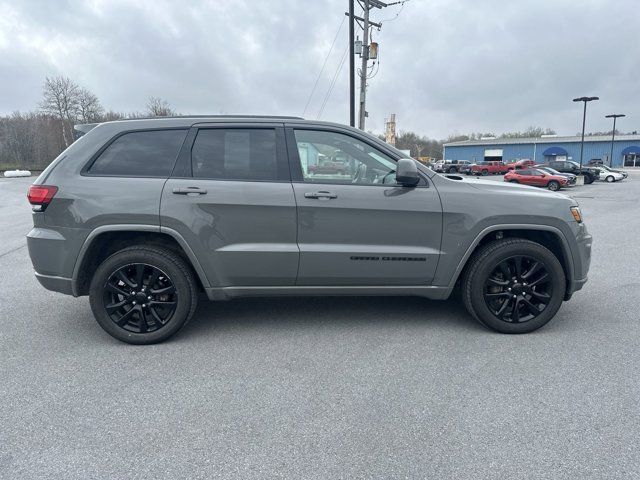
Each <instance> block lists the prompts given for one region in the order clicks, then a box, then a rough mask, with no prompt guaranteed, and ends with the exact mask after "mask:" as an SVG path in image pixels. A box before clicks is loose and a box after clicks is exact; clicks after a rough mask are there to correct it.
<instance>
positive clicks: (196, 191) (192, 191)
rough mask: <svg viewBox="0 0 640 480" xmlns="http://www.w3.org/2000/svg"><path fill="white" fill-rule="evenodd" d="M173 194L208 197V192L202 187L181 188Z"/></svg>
mask: <svg viewBox="0 0 640 480" xmlns="http://www.w3.org/2000/svg"><path fill="white" fill-rule="evenodd" d="M173 193H174V194H176V195H206V194H207V191H206V190H205V189H204V188H200V187H179V188H174V189H173Z"/></svg>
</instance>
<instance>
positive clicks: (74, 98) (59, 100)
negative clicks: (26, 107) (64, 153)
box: [40, 76, 80, 147]
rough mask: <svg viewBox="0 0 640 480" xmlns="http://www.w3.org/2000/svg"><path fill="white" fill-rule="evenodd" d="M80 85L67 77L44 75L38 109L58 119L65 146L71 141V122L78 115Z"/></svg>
mask: <svg viewBox="0 0 640 480" xmlns="http://www.w3.org/2000/svg"><path fill="white" fill-rule="evenodd" d="M79 102H80V87H79V86H78V85H77V84H76V83H75V82H74V81H72V80H71V79H69V78H67V77H62V76H60V77H52V78H49V77H46V78H45V81H44V87H43V90H42V102H41V103H40V110H41V111H42V112H43V113H48V114H49V115H53V116H55V117H57V118H59V119H60V122H61V124H62V138H63V139H64V144H65V147H68V146H69V145H70V144H71V143H72V142H73V131H72V128H73V122H74V121H75V119H76V118H77V117H78V108H79Z"/></svg>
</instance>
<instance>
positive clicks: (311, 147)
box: [295, 130, 451, 185]
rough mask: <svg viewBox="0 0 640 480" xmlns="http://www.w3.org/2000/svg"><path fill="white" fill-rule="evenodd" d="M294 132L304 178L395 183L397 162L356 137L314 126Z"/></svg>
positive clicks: (366, 182)
mask: <svg viewBox="0 0 640 480" xmlns="http://www.w3.org/2000/svg"><path fill="white" fill-rule="evenodd" d="M295 136H296V143H297V145H298V155H299V157H300V166H301V168H302V177H303V179H304V181H305V182H317V183H347V184H365V185H372V184H395V183H396V176H395V169H396V162H395V161H393V160H392V159H391V158H390V157H388V156H387V155H385V154H384V153H382V152H381V151H379V150H377V149H375V148H373V147H371V146H369V145H368V144H366V143H364V142H362V141H360V140H358V139H356V138H354V137H351V136H349V135H344V134H342V133H337V132H324V131H315V130H296V131H295ZM450 164H451V162H446V164H445V166H446V165H450ZM445 168H446V167H445Z"/></svg>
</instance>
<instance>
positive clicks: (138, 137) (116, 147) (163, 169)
mask: <svg viewBox="0 0 640 480" xmlns="http://www.w3.org/2000/svg"><path fill="white" fill-rule="evenodd" d="M186 135H187V130H186V129H172V130H150V131H140V132H129V133H125V134H124V135H121V136H119V137H118V138H116V139H115V140H114V141H113V142H111V144H109V146H108V147H107V148H106V149H105V150H104V151H103V152H102V153H101V154H100V156H99V157H98V158H97V159H96V160H95V161H94V162H93V164H92V165H91V167H90V168H89V173H91V174H93V175H113V176H121V177H168V176H169V175H170V174H171V171H172V170H173V166H174V164H175V161H176V158H177V156H178V152H179V151H180V147H181V146H182V142H183V141H184V138H185V137H186Z"/></svg>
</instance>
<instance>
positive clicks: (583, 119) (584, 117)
mask: <svg viewBox="0 0 640 480" xmlns="http://www.w3.org/2000/svg"><path fill="white" fill-rule="evenodd" d="M592 100H600V97H579V98H574V99H573V101H574V102H584V112H583V113H582V140H581V141H580V170H582V152H583V151H584V126H585V123H586V120H587V102H591V101H592Z"/></svg>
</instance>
